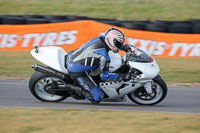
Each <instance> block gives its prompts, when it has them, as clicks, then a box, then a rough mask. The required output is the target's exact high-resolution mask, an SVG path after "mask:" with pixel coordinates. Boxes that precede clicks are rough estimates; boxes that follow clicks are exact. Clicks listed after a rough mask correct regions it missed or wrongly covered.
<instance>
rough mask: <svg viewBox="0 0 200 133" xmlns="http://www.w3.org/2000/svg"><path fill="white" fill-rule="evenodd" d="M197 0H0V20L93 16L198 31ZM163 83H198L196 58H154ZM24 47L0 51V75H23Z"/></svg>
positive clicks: (155, 28)
mask: <svg viewBox="0 0 200 133" xmlns="http://www.w3.org/2000/svg"><path fill="white" fill-rule="evenodd" d="M199 5H200V1H199V0H189V1H188V0H181V1H180V0H142V1H141V0H73V1H71V0H29V1H27V0H15V1H13V0H0V24H1V25H5V24H9V25H16V24H21V25H23V24H43V23H59V22H69V21H77V20H94V21H97V22H102V23H106V24H110V25H114V26H119V27H123V28H128V29H135V30H144V31H152V32H164V33H178V34H196V35H198V34H199V33H200V14H199V12H200V8H199ZM156 60H157V62H158V64H159V65H160V68H161V75H162V76H163V78H164V79H165V80H166V81H167V82H168V84H174V83H175V84H178V83H181V84H184V85H188V84H185V83H189V85H191V84H198V83H200V69H199V66H200V60H199V59H198V58H197V59H194V58H193V59H190V58H188V59H183V58H156ZM34 63H36V60H34V59H33V58H32V57H31V55H30V54H29V52H14V51H0V79H28V78H29V76H30V75H31V73H32V72H33V70H32V69H31V65H32V64H34Z"/></svg>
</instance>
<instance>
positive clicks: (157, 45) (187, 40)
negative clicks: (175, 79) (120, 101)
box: [0, 20, 200, 58]
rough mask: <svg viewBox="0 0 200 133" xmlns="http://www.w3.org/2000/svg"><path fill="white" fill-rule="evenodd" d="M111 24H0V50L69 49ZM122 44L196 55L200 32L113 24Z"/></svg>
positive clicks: (198, 54) (157, 54)
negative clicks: (144, 29)
mask: <svg viewBox="0 0 200 133" xmlns="http://www.w3.org/2000/svg"><path fill="white" fill-rule="evenodd" d="M111 27H115V26H111V25H107V24H103V23H98V22H95V21H87V20H82V21H73V22H64V23H50V24H34V25H0V51H1V50H8V51H30V50H31V49H33V48H34V47H35V46H39V47H45V46H60V47H62V48H64V49H65V50H66V52H70V51H72V50H74V49H77V48H78V47H79V46H80V45H82V44H84V43H86V42H88V41H89V40H91V39H93V38H96V37H98V36H100V35H101V34H104V32H105V31H106V30H108V29H109V28H111ZM116 28H119V29H120V30H122V31H123V32H124V34H125V36H126V42H125V43H126V44H131V45H135V46H138V47H140V48H141V49H143V50H146V51H148V52H149V53H150V54H152V55H153V56H154V57H182V58H200V34H173V33H160V32H150V31H139V30H131V29H125V28H121V27H116Z"/></svg>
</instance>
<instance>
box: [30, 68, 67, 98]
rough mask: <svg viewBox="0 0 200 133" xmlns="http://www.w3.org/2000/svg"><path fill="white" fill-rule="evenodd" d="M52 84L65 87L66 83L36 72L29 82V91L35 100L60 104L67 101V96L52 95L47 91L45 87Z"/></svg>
mask: <svg viewBox="0 0 200 133" xmlns="http://www.w3.org/2000/svg"><path fill="white" fill-rule="evenodd" d="M51 82H56V83H57V84H59V85H65V82H64V81H63V80H61V79H58V78H56V77H51V76H48V75H46V74H44V73H41V72H37V71H36V72H35V73H34V74H33V75H32V76H31V78H30V80H29V89H30V91H31V93H32V95H33V96H34V97H35V98H37V99H38V100H40V101H43V102H60V101H63V100H65V99H66V98H67V97H68V96H67V95H65V96H60V95H55V94H51V93H49V92H48V91H47V90H46V89H45V85H48V84H50V83H51Z"/></svg>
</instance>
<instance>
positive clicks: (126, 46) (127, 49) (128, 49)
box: [121, 44, 131, 52]
mask: <svg viewBox="0 0 200 133" xmlns="http://www.w3.org/2000/svg"><path fill="white" fill-rule="evenodd" d="M121 50H123V51H125V52H128V51H131V47H130V46H129V45H128V44H126V45H122V47H121Z"/></svg>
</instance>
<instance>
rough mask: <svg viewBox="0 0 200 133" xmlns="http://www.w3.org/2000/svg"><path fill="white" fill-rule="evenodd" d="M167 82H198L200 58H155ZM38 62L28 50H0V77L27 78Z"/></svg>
mask: <svg viewBox="0 0 200 133" xmlns="http://www.w3.org/2000/svg"><path fill="white" fill-rule="evenodd" d="M156 60H157V63H158V64H159V66H160V69H161V71H160V73H161V75H162V77H163V79H164V80H165V81H167V82H180V83H194V82H198V83H200V68H199V66H200V59H183V58H156ZM36 63H39V62H38V61H36V60H35V59H34V58H33V57H32V56H31V54H30V53H29V52H14V51H0V79H28V78H29V77H30V76H31V75H32V73H33V72H34V71H33V69H32V68H31V66H32V64H36Z"/></svg>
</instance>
